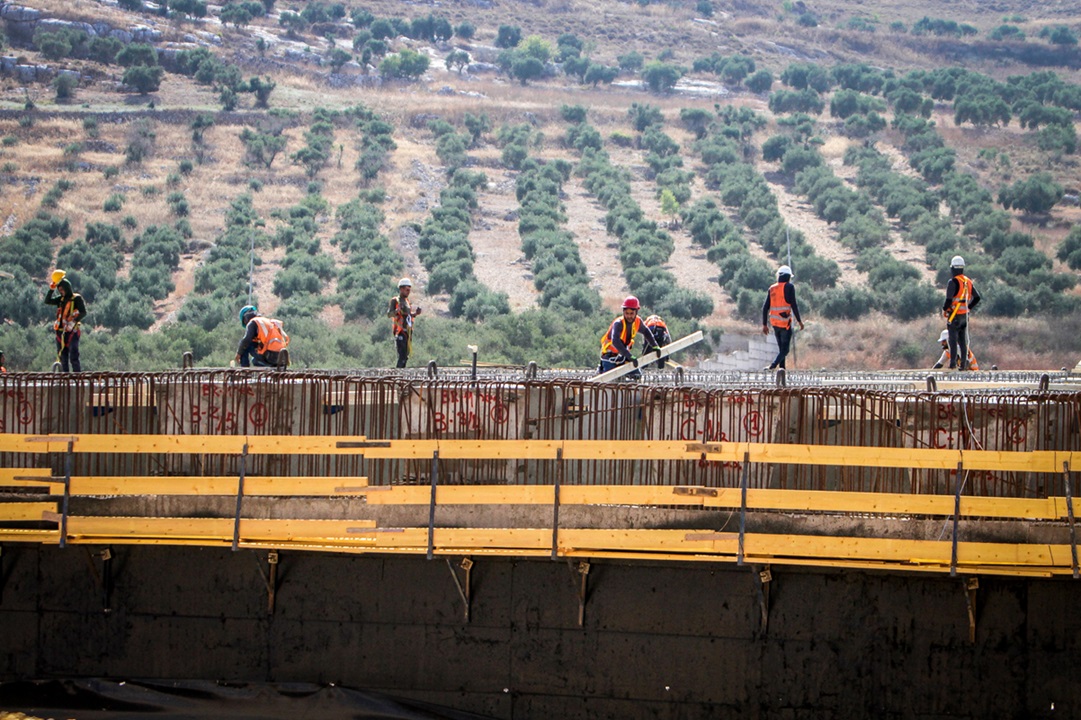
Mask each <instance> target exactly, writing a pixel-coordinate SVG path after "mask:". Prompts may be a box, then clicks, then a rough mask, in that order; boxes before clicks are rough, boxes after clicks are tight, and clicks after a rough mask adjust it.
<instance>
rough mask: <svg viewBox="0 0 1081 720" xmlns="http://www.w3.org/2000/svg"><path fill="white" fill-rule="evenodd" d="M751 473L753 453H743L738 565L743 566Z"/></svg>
mask: <svg viewBox="0 0 1081 720" xmlns="http://www.w3.org/2000/svg"><path fill="white" fill-rule="evenodd" d="M750 472H751V453H750V452H745V453H743V473H742V475H741V476H740V480H739V547H738V548H737V550H736V564H737V565H742V564H743V535H744V533H745V532H746V531H747V476H748V474H749V473H750Z"/></svg>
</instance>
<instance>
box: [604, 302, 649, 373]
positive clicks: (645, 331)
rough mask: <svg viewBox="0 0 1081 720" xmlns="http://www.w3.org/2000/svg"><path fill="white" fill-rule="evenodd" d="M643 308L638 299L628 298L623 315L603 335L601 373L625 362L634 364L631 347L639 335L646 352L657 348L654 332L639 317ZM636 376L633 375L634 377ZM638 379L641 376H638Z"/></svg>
mask: <svg viewBox="0 0 1081 720" xmlns="http://www.w3.org/2000/svg"><path fill="white" fill-rule="evenodd" d="M641 307H642V306H641V304H640V303H639V302H638V298H636V297H635V296H633V295H630V296H628V297H627V299H626V300H624V301H623V314H622V315H621V316H620V317H617V318H616V319H615V320H613V321H612V324H611V325H609V326H608V330H607V331H605V333H604V335H601V364H600V368H599V371H600V372H602V373H603V372H607V371H609V370H612V369H614V368H616V367H618V366H620V365H622V364H623V363H625V362H633V360H634V359H633V358H632V357H631V347H632V346H633V345H634V342H635V340H636V339H637V338H638V336H639V335H641V336H642V339H643V342H644V343H645V344H644V346H643V347H644V349H645V350H647V351H648V350H649V349H650V348H654V347H657V340H656V339H655V338H654V337H653V332H652V331H651V330H650V329H649V327H648V326H647V325H646V324H645V323H644V322H642V318H640V317H638V311H639V310H640V309H641ZM635 374H636V373H632V375H635ZM638 377H641V375H640V374H638Z"/></svg>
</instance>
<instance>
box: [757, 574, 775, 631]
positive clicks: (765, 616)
mask: <svg viewBox="0 0 1081 720" xmlns="http://www.w3.org/2000/svg"><path fill="white" fill-rule="evenodd" d="M754 581H755V585H756V586H757V588H758V609H759V611H760V612H761V616H760V619H759V624H758V630H759V632H761V633H762V635H763V636H765V634H766V631H767V630H768V629H769V587H770V583H771V582H773V573H772V572H771V571H770V568H769V565H766V566H765V567H763V568H761V569H759V568H757V567H755V568H754Z"/></svg>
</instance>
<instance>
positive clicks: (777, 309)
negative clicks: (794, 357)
mask: <svg viewBox="0 0 1081 720" xmlns="http://www.w3.org/2000/svg"><path fill="white" fill-rule="evenodd" d="M791 281H792V268H790V267H789V266H787V265H782V266H781V267H779V268H777V282H775V283H773V284H772V285H770V287H769V290H768V291H767V292H766V302H765V303H763V304H762V334H763V335H768V334H769V330H770V327H772V328H773V334H774V335H775V336H776V337H777V357H776V358H774V360H773V362H771V363H770V364H769V365H768V366H766V368H765V369H766V370H775V369H777V368H783V367H784V366H785V364H784V363H785V357H787V356H788V348H789V347H790V345H791V343H792V319H793V318H795V320H796V322H797V323H799V329H800V330H802V329H803V319H802V318H801V317H800V314H799V305H798V304H797V303H796V288H795V286H794V285H792V282H791Z"/></svg>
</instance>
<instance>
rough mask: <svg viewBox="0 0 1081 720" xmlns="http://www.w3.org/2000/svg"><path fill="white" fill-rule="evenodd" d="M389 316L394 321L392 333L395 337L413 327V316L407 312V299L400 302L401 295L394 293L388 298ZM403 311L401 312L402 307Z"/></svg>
mask: <svg viewBox="0 0 1081 720" xmlns="http://www.w3.org/2000/svg"><path fill="white" fill-rule="evenodd" d="M390 303H391V310H390V313H391V315H390V317H391V321H392V322H393V323H394V335H395V337H397V336H398V335H401V334H402V333H404V332H408V331H409V330H411V329H412V328H413V316H412V315H411V314H410V312H409V301H408V300H407V301H405V302H404V303H403V302H402V299H401V295H395V296H394V297H392V298H391V299H390ZM403 308H404V309H405V312H402V309H403Z"/></svg>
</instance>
